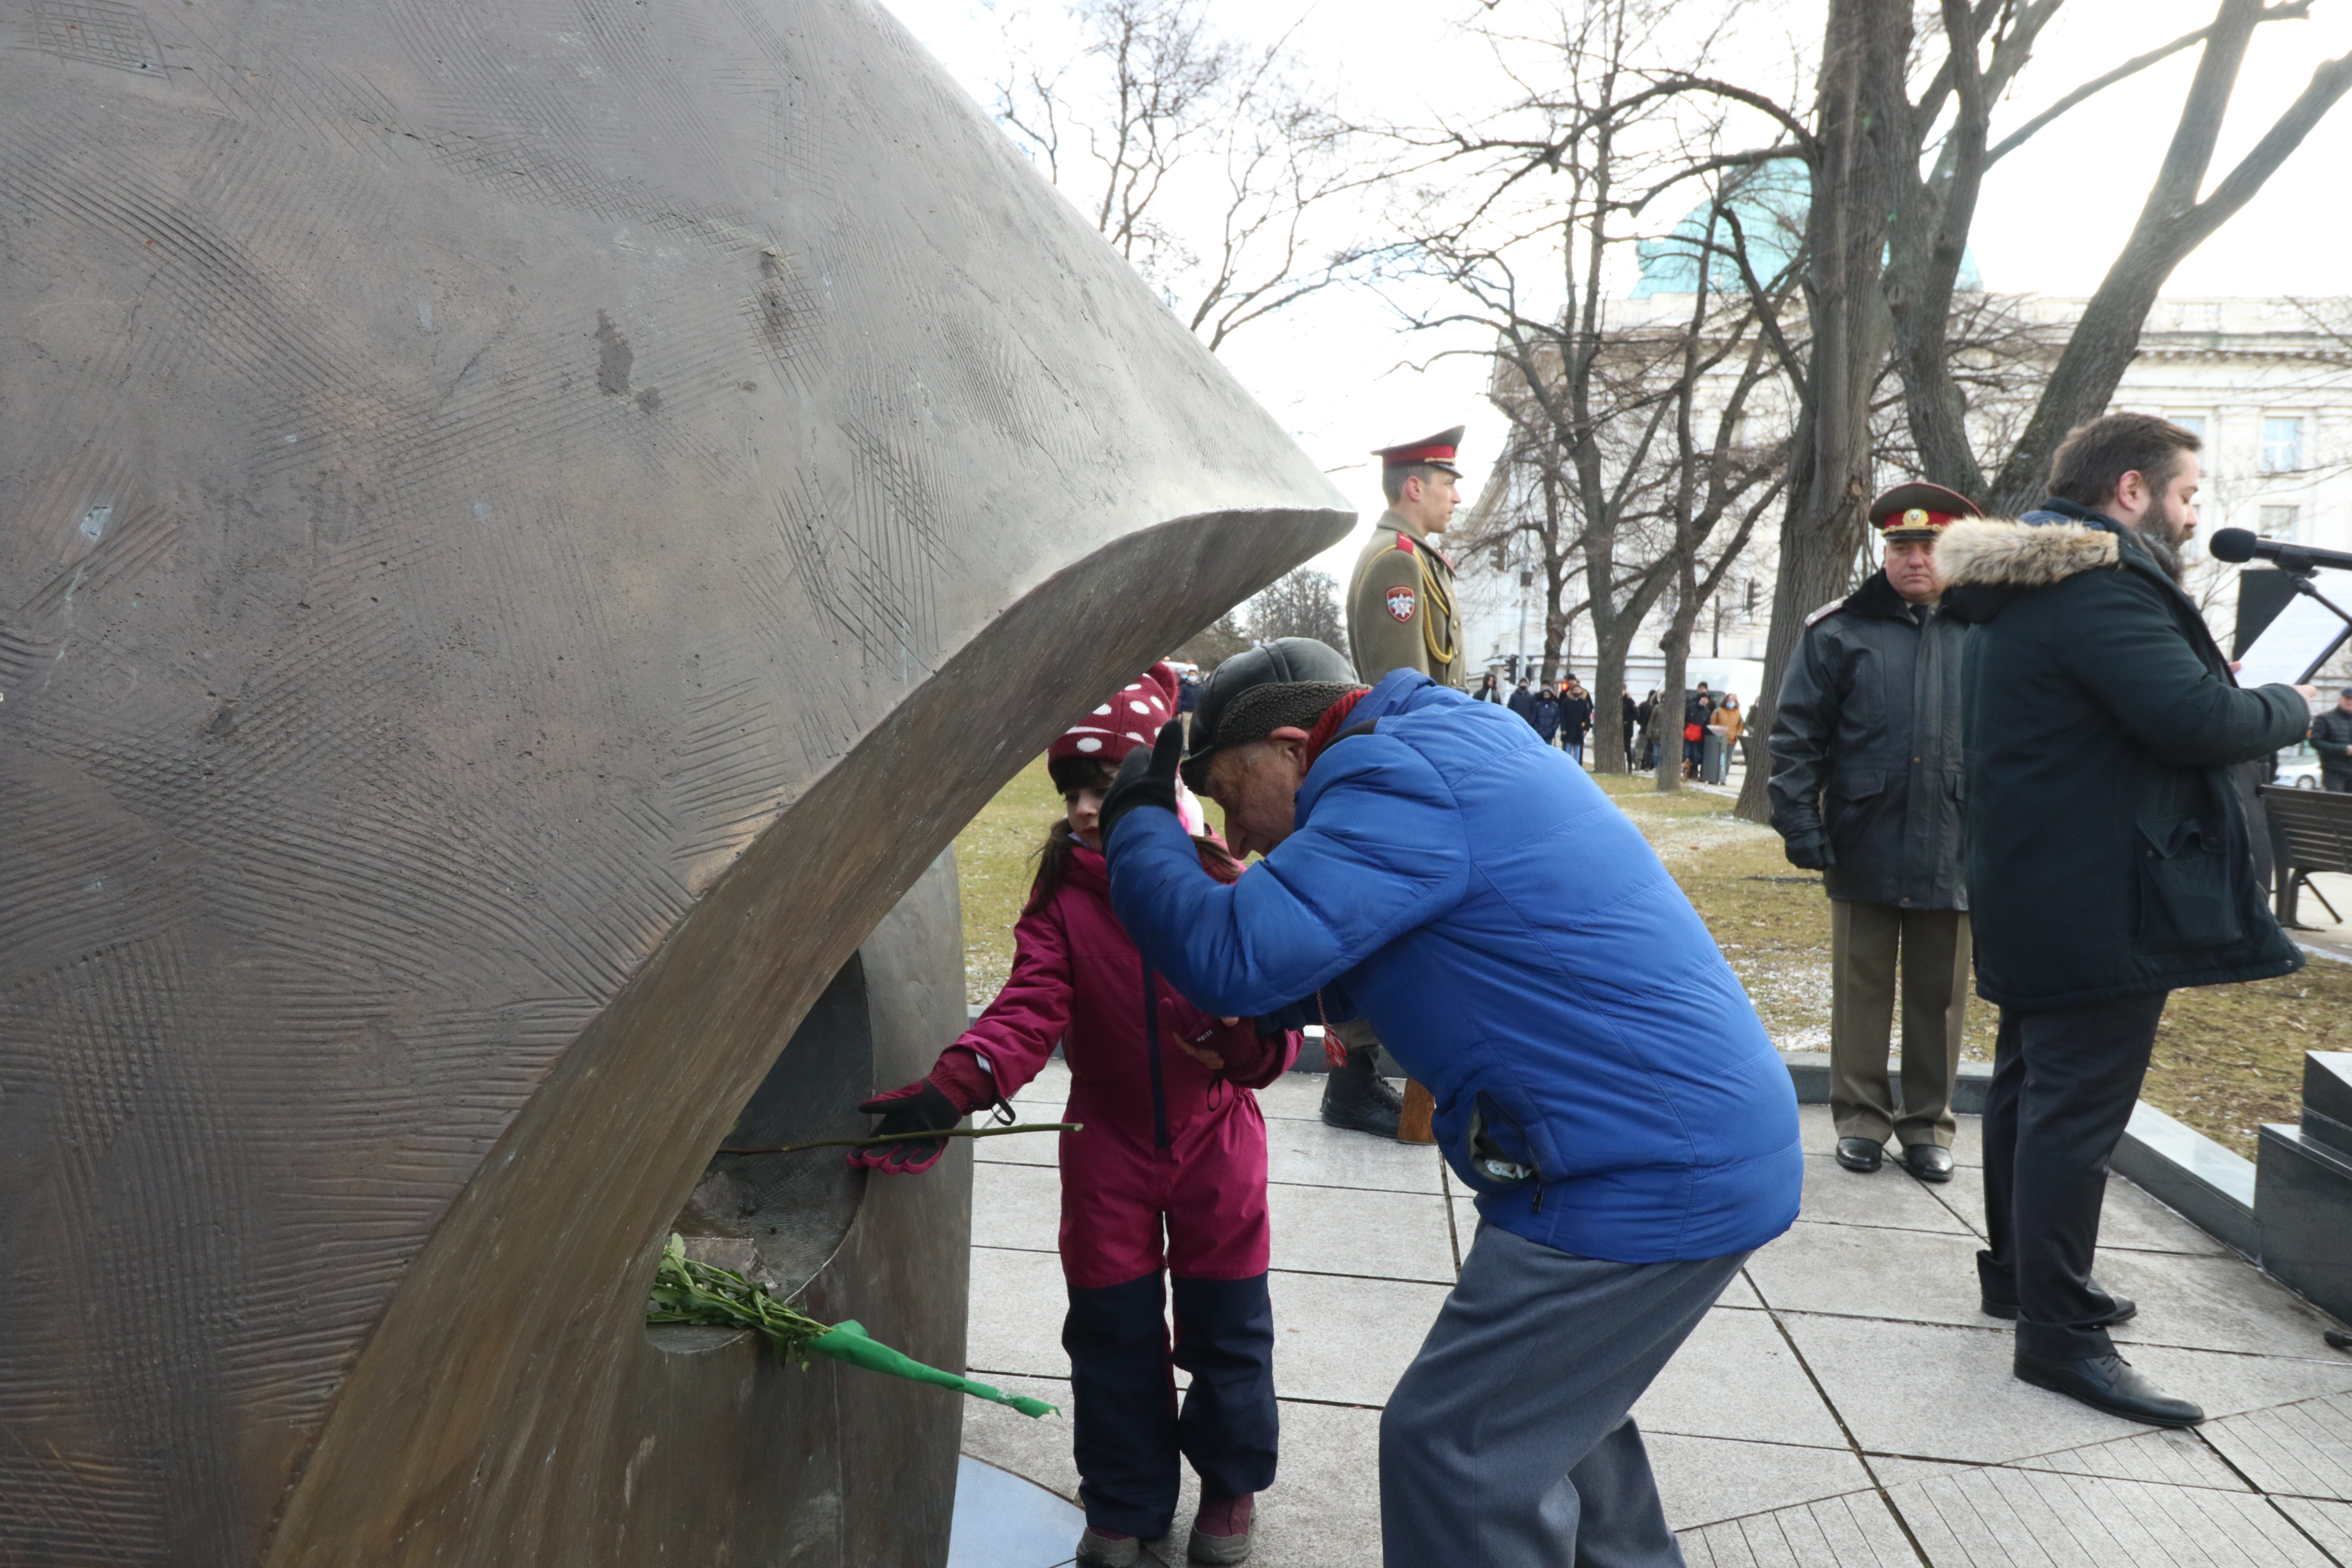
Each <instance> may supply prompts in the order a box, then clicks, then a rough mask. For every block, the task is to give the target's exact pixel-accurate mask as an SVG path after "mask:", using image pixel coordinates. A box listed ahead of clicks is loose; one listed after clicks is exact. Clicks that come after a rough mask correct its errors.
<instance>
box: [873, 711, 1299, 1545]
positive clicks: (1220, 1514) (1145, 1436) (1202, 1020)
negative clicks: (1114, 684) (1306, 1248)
mask: <svg viewBox="0 0 2352 1568" xmlns="http://www.w3.org/2000/svg"><path fill="white" fill-rule="evenodd" d="M1175 701H1176V681H1175V679H1174V676H1173V673H1172V672H1171V671H1170V670H1169V669H1168V668H1167V667H1166V666H1165V665H1155V666H1153V667H1152V668H1151V670H1150V672H1149V673H1148V674H1146V675H1145V676H1144V677H1143V678H1142V679H1140V680H1138V681H1136V682H1134V683H1131V684H1130V685H1129V686H1128V687H1127V688H1126V689H1124V690H1123V691H1121V692H1119V693H1118V696H1117V697H1115V698H1113V699H1112V700H1111V701H1110V702H1109V703H1108V704H1106V705H1105V706H1104V707H1102V708H1100V709H1097V710H1096V712H1095V713H1094V714H1090V715H1089V716H1088V717H1087V719H1085V720H1082V721H1080V722H1079V723H1078V724H1077V725H1076V726H1075V727H1074V728H1072V729H1071V730H1070V731H1068V732H1066V734H1064V735H1063V736H1061V737H1060V738H1059V739H1058V740H1056V741H1055V742H1054V743H1053V745H1051V746H1050V747H1048V748H1047V749H1046V752H1045V762H1046V768H1047V770H1048V771H1049V772H1050V773H1052V775H1053V778H1054V783H1055V785H1056V786H1057V787H1058V788H1060V790H1061V791H1062V796H1063V800H1064V802H1065V803H1066V816H1065V817H1064V819H1063V820H1062V821H1061V822H1058V823H1056V824H1055V826H1054V829H1053V832H1052V834H1051V835H1050V836H1049V837H1047V839H1046V841H1045V847H1044V848H1043V849H1042V850H1041V851H1040V853H1039V857H1038V865H1037V875H1036V879H1035V881H1034V883H1033V884H1032V886H1031V888H1030V891H1029V900H1028V903H1027V905H1026V907H1025V908H1024V910H1023V911H1022V914H1021V919H1020V921H1019V922H1018V923H1017V924H1016V925H1015V926H1014V927H1013V973H1012V976H1011V978H1010V979H1008V980H1007V981H1006V982H1005V984H1004V989H1003V991H1002V992H1000V993H999V994H997V997H996V1000H995V1001H993V1002H992V1003H990V1004H989V1005H988V1007H987V1009H986V1011H984V1012H982V1014H981V1016H980V1017H979V1019H978V1020H977V1021H975V1022H974V1023H973V1024H972V1026H971V1027H970V1028H969V1029H967V1030H965V1031H964V1033H963V1036H962V1037H961V1038H960V1039H958V1040H957V1041H956V1043H955V1044H954V1045H952V1046H950V1047H948V1048H947V1049H946V1050H945V1051H943V1052H942V1053H940V1058H939V1060H938V1062H937V1063H936V1064H935V1065H934V1066H933V1067H932V1068H931V1070H930V1071H929V1073H928V1074H926V1075H925V1076H924V1077H923V1078H921V1079H918V1080H917V1081H915V1082H914V1083H911V1084H908V1085H907V1086H906V1087H905V1088H903V1089H896V1090H893V1091H892V1092H891V1093H888V1094H885V1095H880V1096H877V1097H876V1098H875V1099H873V1100H868V1101H866V1103H865V1104H864V1105H863V1106H860V1107H859V1109H860V1110H866V1111H878V1112H880V1113H881V1115H882V1121H881V1123H880V1125H879V1126H878V1127H877V1135H878V1136H891V1135H897V1134H904V1135H905V1141H904V1142H899V1143H896V1144H892V1145H888V1146H887V1147H883V1148H877V1149H861V1150H858V1151H856V1152H855V1153H853V1154H852V1155H851V1156H850V1163H851V1164H853V1165H856V1166H863V1167H865V1168H867V1169H870V1170H875V1171H880V1172H885V1173H895V1174H919V1173H922V1172H925V1171H928V1170H929V1169H930V1168H931V1167H932V1166H933V1165H934V1164H936V1163H938V1162H939V1159H940V1153H941V1152H942V1151H943V1150H944V1149H945V1148H946V1146H947V1145H946V1141H945V1140H943V1139H940V1138H936V1137H933V1138H925V1137H924V1136H923V1134H925V1133H927V1132H929V1133H936V1132H939V1131H943V1130H945V1129H947V1128H950V1127H953V1126H955V1125H956V1124H957V1123H958V1122H959V1121H961V1120H962V1119H963V1118H964V1116H965V1115H966V1114H967V1113H969V1112H971V1111H975V1110H984V1109H986V1108H987V1107H988V1106H990V1105H992V1104H997V1103H1000V1102H1003V1101H1004V1100H1009V1099H1011V1097H1012V1096H1013V1095H1014V1094H1016V1093H1018V1092H1019V1091H1020V1089H1021V1087H1022V1086H1023V1085H1024V1084H1025V1083H1027V1082H1029V1081H1030V1080H1031V1079H1034V1077H1036V1075H1037V1072H1038V1070H1039V1069H1040V1068H1043V1067H1044V1066H1045V1060H1046V1058H1048V1057H1049V1056H1051V1055H1052V1054H1053V1051H1054V1047H1055V1046H1057V1045H1058V1046H1060V1047H1062V1051H1063V1055H1064V1057H1065V1058H1066V1060H1067V1061H1068V1063H1069V1067H1070V1102H1069V1106H1068V1109H1067V1110H1066V1111H1065V1112H1064V1113H1063V1114H1064V1119H1065V1120H1066V1121H1076V1122H1082V1123H1084V1126H1083V1127H1082V1129H1081V1130H1080V1131H1076V1132H1066V1133H1064V1134H1062V1138H1061V1168H1062V1231H1061V1257H1062V1273H1063V1277H1064V1279H1065V1280H1066V1284H1067V1288H1068V1294H1069V1310H1068V1313H1067V1315H1066V1317H1065V1318H1064V1319H1063V1322H1062V1344H1063V1347H1064V1349H1066V1351H1067V1352H1069V1356H1070V1394H1071V1405H1072V1407H1073V1408H1072V1415H1073V1422H1072V1436H1073V1441H1074V1445H1075V1448H1076V1460H1077V1469H1078V1499H1079V1501H1080V1502H1081V1503H1083V1504H1084V1505H1085V1508H1086V1516H1087V1526H1086V1533H1085V1535H1084V1536H1083V1537H1082V1538H1081V1539H1080V1541H1079V1542H1078V1548H1077V1561H1078V1562H1079V1563H1085V1564H1088V1565H1090V1568H1127V1565H1129V1564H1132V1563H1136V1562H1137V1561H1138V1560H1139V1556H1140V1552H1141V1544H1140V1543H1141V1542H1144V1541H1150V1540H1157V1539H1159V1538H1160V1537H1161V1536H1164V1535H1166V1534H1167V1533H1168V1531H1169V1530H1170V1528H1171V1525H1172V1523H1173V1521H1174V1515H1175V1510H1176V1504H1177V1494H1178V1484H1179V1481H1180V1480H1181V1477H1180V1475H1179V1473H1178V1458H1179V1455H1180V1454H1181V1456H1182V1458H1184V1459H1186V1460H1189V1461H1190V1462H1191V1464H1192V1468H1193V1470H1194V1471H1195V1473H1196V1474H1198V1475H1199V1477H1200V1479H1201V1506H1200V1510H1199V1511H1198V1513H1197V1514H1196V1515H1195V1517H1194V1519H1193V1521H1192V1561H1193V1562H1195V1563H1238V1562H1241V1561H1242V1560H1243V1559H1244V1557H1246V1556H1247V1555H1248V1552H1249V1538H1250V1528H1251V1517H1252V1511H1253V1505H1252V1499H1253V1498H1254V1497H1255V1494H1256V1493H1258V1492H1261V1491H1264V1490H1265V1489H1266V1488H1267V1487H1269V1486H1271V1485H1272V1484H1273V1483H1274V1476H1275V1458H1276V1436H1277V1413H1276V1405H1275V1394H1274V1316H1273V1308H1272V1306H1271V1305H1270V1303H1269V1300H1268V1297H1267V1295H1266V1268H1267V1264H1268V1261H1269V1258H1270V1233H1269V1231H1268V1229H1267V1223H1266V1194H1265V1120H1264V1118H1263V1117H1262V1115H1261V1114H1260V1112H1259V1110H1258V1105H1257V1097H1256V1096H1255V1094H1253V1093H1251V1092H1250V1091H1251V1090H1252V1089H1257V1088H1261V1087H1263V1086H1264V1085H1265V1084H1268V1083H1271V1082H1272V1081H1273V1080H1274V1079H1276V1077H1278V1076H1280V1075H1281V1074H1282V1073H1283V1072H1284V1071H1285V1070H1286V1069H1287V1068H1289V1066H1290V1064H1291V1062H1292V1060H1293V1059H1294V1058H1296V1057H1297V1049H1298V1037H1297V1035H1296V1034H1285V1033H1281V1032H1278V1031H1276V1032H1269V1033H1265V1034H1261V1033H1260V1032H1259V1031H1258V1030H1257V1029H1256V1028H1255V1026H1254V1024H1253V1022H1252V1021H1251V1020H1250V1019H1249V1018H1247V1017H1245V1016H1234V1019H1233V1020H1231V1021H1225V1022H1221V1021H1220V1020H1219V1019H1218V1018H1217V1017H1215V1016H1212V1015H1210V1014H1207V1013H1203V1012H1202V1011H1201V1010H1200V1009H1199V1008H1198V1007H1195V1006H1194V1005H1192V1003H1190V1002H1188V1001H1186V1000H1185V999H1184V997H1183V995H1182V994H1180V992H1179V990H1178V988H1177V987H1176V986H1174V985H1172V984H1170V983H1169V981H1167V980H1166V979H1159V978H1153V977H1152V974H1151V971H1150V970H1149V969H1148V968H1146V967H1145V966H1144V963H1143V960H1142V958H1141V956H1140V955H1139V953H1138V952H1136V949H1135V944H1134V943H1133V942H1130V941H1129V939H1128V933H1127V931H1125V929H1124V928H1122V927H1121V926H1120V924H1119V922H1118V917H1117V916H1116V915H1114V914H1113V913H1112V910H1111V905H1110V900H1109V884H1108V878H1107V873H1106V871H1105V868H1104V864H1103V858H1102V837H1101V833H1100V831H1099V829H1100V811H1101V806H1102V800H1103V792H1104V790H1105V788H1106V786H1107V785H1108V784H1109V782H1110V773H1111V764H1113V763H1116V762H1117V761H1118V760H1119V759H1120V758H1122V757H1123V756H1125V754H1126V753H1127V752H1129V751H1132V750H1133V749H1135V748H1136V747H1137V746H1139V745H1140V744H1142V742H1141V740H1140V737H1141V736H1144V735H1153V734H1157V733H1158V732H1159V728H1160V722H1161V721H1164V720H1166V719H1167V718H1168V717H1169V715H1170V713H1171V711H1172V710H1173V707H1174V704H1175ZM1129 710H1142V711H1140V712H1134V711H1129ZM1180 732H1181V729H1180ZM1184 806H1191V808H1192V817H1193V819H1192V820H1188V821H1187V822H1186V823H1185V824H1183V825H1181V826H1178V828H1177V831H1178V832H1179V833H1180V834H1181V835H1182V836H1183V837H1184V839H1185V843H1186V845H1187V847H1188V849H1189V851H1190V853H1191V854H1192V857H1193V860H1192V863H1193V866H1194V868H1196V869H1199V870H1201V871H1202V872H1203V873H1204V874H1205V875H1207V876H1208V877H1209V878H1211V879H1213V880H1214V881H1216V882H1217V883H1218V884H1219V885H1220V886H1223V885H1224V884H1225V883H1228V882H1230V881H1233V880H1234V879H1237V878H1238V877H1239V876H1240V875H1241V867H1240V864H1239V862H1237V861H1236V860H1235V859H1234V858H1233V856H1232V855H1230V854H1229V853H1227V852H1226V849H1225V847H1224V846H1223V843H1221V842H1220V841H1218V840H1217V839H1216V838H1214V837H1211V836H1209V835H1208V834H1207V833H1206V831H1205V829H1204V828H1203V827H1202V826H1201V825H1200V824H1199V822H1198V821H1197V813H1198V806H1197V805H1195V804H1194V803H1192V802H1191V801H1189V800H1185V801H1182V802H1180V807H1179V808H1180V810H1181V809H1182V808H1183V807H1184ZM1175 821H1177V818H1174V817H1171V822H1175ZM1147 984H1149V985H1150V1000H1149V1001H1147V1000H1146V992H1145V987H1146V985H1147ZM1171 1292H1172V1295H1173V1297H1174V1317H1175V1325H1176V1327H1175V1338H1174V1342H1173V1344H1172V1347H1171V1342H1170V1339H1169V1334H1168V1329H1167V1321H1166V1315H1167V1313H1168V1310H1169V1297H1170V1295H1171ZM1176 1367H1181V1368H1183V1369H1185V1370H1186V1371H1187V1372H1189V1373H1190V1374H1191V1377H1192V1386H1191V1387H1190V1388H1189V1389H1188V1390H1187V1391H1186V1393H1185V1394H1184V1397H1183V1402H1182V1405H1181V1407H1180V1406H1179V1405H1178V1402H1177V1397H1176V1388H1175V1384H1174V1383H1173V1381H1172V1375H1171V1368H1176Z"/></svg>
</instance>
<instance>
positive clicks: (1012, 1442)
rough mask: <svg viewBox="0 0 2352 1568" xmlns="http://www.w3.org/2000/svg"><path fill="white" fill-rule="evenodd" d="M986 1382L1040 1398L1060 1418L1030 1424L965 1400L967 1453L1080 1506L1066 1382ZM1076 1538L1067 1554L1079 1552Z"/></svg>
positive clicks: (1003, 1379) (1000, 1379)
mask: <svg viewBox="0 0 2352 1568" xmlns="http://www.w3.org/2000/svg"><path fill="white" fill-rule="evenodd" d="M987 1381H988V1382H989V1383H990V1384H992V1385H994V1386H995V1387H998V1388H1001V1389H1003V1391H1004V1392H1005V1393H1007V1394H1026V1395H1028V1396H1029V1397H1030V1398H1032V1399H1042V1400H1044V1401H1045V1403H1047V1404H1048V1405H1053V1406H1054V1407H1055V1409H1056V1410H1059V1411H1060V1412H1061V1414H1060V1415H1042V1416H1039V1417H1038V1418H1037V1419H1036V1420H1034V1421H1032V1420H1031V1419H1030V1418H1029V1417H1028V1416H1026V1415H1022V1414H1021V1413H1020V1412H1019V1411H1017V1410H1010V1409H1007V1408H1006V1407H1005V1406H1003V1405H991V1404H990V1403H988V1402H987V1401H986V1400H984V1399H967V1400H965V1401H964V1402H963V1451H964V1452H965V1453H967V1454H969V1455H971V1457H973V1458H978V1459H984V1460H986V1461H987V1462H988V1463H990V1464H992V1465H994V1466H995V1467H996V1468H999V1469H1001V1470H1005V1471H1008V1472H1010V1473H1011V1474H1013V1475H1016V1476H1020V1477H1022V1478H1023V1479H1026V1480H1030V1481H1034V1482H1035V1483H1036V1484H1037V1485H1038V1486H1041V1487H1044V1488H1045V1489H1046V1490H1047V1491H1049V1492H1052V1493H1054V1494H1055V1495H1056V1496H1058V1497H1061V1498H1063V1499H1064V1500H1067V1501H1069V1502H1071V1503H1076V1501H1077V1499H1078V1467H1077V1461H1076V1459H1074V1458H1071V1447H1070V1421H1071V1415H1070V1385H1069V1383H1068V1381H1067V1380H1066V1379H1062V1378H1051V1377H992V1378H989V1379H987ZM1077 1540H1078V1538H1077V1537H1076V1536H1075V1535H1073V1536H1071V1537H1070V1543H1069V1546H1068V1547H1067V1548H1065V1553H1066V1554H1067V1553H1068V1552H1071V1551H1074V1550H1075V1548H1076V1545H1077Z"/></svg>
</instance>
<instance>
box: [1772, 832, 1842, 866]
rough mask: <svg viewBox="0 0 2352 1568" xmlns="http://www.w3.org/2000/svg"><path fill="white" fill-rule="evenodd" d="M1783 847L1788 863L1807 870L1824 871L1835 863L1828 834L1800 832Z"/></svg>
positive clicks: (1835, 859) (1835, 858)
mask: <svg viewBox="0 0 2352 1568" xmlns="http://www.w3.org/2000/svg"><path fill="white" fill-rule="evenodd" d="M1784 849H1785V850H1786V852H1787V854H1788V857H1789V864H1790V865H1791V866H1798V867H1801V868H1804V869H1805V870H1808V871H1826V870H1828V869H1829V868H1831V867H1832V866H1834V865H1836V864H1837V856H1836V854H1835V853H1834V852H1833V851H1832V849H1831V848H1830V841H1829V838H1828V836H1827V835H1824V834H1820V833H1801V834H1799V835H1798V836H1797V837H1794V838H1791V839H1790V840H1789V842H1788V843H1787V844H1786V845H1785V846H1784Z"/></svg>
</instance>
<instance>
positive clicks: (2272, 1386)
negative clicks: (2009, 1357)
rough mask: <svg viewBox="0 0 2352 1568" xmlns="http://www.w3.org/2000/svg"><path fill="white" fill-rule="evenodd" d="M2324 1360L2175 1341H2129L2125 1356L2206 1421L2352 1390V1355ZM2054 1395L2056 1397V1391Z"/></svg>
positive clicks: (2326, 1352)
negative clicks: (2181, 1344)
mask: <svg viewBox="0 0 2352 1568" xmlns="http://www.w3.org/2000/svg"><path fill="white" fill-rule="evenodd" d="M2318 1353H2319V1354H2320V1355H2323V1356H2326V1357H2329V1358H2330V1359H2328V1360H2326V1361H2304V1360H2299V1359H2296V1358H2294V1357H2292V1356H2271V1355H2238V1354H2232V1353H2231V1352H2226V1351H2198V1350H2181V1349H2179V1348H2178V1347H2176V1346H2172V1345H2126V1346H2125V1347H2124V1354H2125V1355H2126V1357H2127V1358H2128V1359H2129V1360H2130V1362H2131V1363H2132V1364H2133V1365H2134V1366H2136V1367H2137V1368H2139V1370H2140V1371H2142V1372H2144V1373H2147V1375H2148V1376H2149V1377H2150V1378H2151V1379H2153V1380H2154V1381H2155V1383H2156V1384H2157V1385H2158V1387H2160V1388H2163V1389H2166V1390H2168V1392H2170V1393H2173V1394H2181V1395H2183V1396H2185V1397H2187V1398H2189V1399H2193V1400H2195V1401H2196V1402H2197V1403H2198V1404H2199V1405H2200V1406H2202V1407H2203V1408H2204V1411H2205V1415H2206V1419H2207V1421H2208V1423H2209V1424H2210V1422H2213V1421H2217V1420H2220V1419H2221V1417H2223V1416H2226V1415H2239V1414H2241V1413H2242V1412H2244V1411H2248V1410H2263V1409H2267V1408H2268V1407H2270V1406H2271V1405H2292V1404H2294V1403H2296V1402H2297V1401H2300V1400H2305V1399H2317V1398H2320V1397H2322V1396H2324V1395H2326V1394H2352V1358H2347V1357H2343V1356H2338V1355H2336V1354H2335V1352H2332V1351H2326V1350H2322V1351H2320V1352H2318ZM2052 1397H2053V1398H2055V1397H2056V1395H2054V1394H2053V1396H2052Z"/></svg>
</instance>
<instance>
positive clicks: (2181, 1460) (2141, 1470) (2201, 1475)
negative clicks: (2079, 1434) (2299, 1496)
mask: <svg viewBox="0 0 2352 1568" xmlns="http://www.w3.org/2000/svg"><path fill="white" fill-rule="evenodd" d="M2210 1430H2211V1428H2210V1427H2209V1428H2207V1431H2208V1432H2209V1433H2210ZM2010 1464H2011V1468H2016V1469H2021V1470H2055V1471H2057V1472H2059V1473H2060V1474H2062V1475H2070V1476H2105V1477H2106V1478H2108V1479H2111V1480H2119V1481H2158V1482H2162V1483H2164V1484H2165V1485H2168V1486H2177V1487H2218V1488H2220V1489H2222V1490H2224V1491H2244V1490H2246V1489H2247V1488H2246V1483H2245V1482H2244V1481H2242V1480H2241V1479H2238V1476H2237V1473H2236V1472H2235V1471H2233V1470H2231V1468H2230V1467H2229V1466H2228V1465H2227V1464H2225V1463H2223V1462H2222V1460H2221V1457H2220V1456H2219V1455H2217V1454H2215V1453H2214V1452H2213V1450H2212V1449H2211V1448H2210V1447H2207V1446H2206V1445H2205V1443H2204V1442H2203V1441H2201V1440H2200V1437H2199V1436H2198V1434H2196V1433H2194V1432H2177V1431H2176V1432H2140V1433H2136V1434H2134V1435H2133V1436H2129V1437H2118V1438H2116V1439H2115V1440H2114V1441H2113V1442H2109V1443H2094V1444H2092V1445H2090V1446H2089V1447H2082V1448H2062V1449H2060V1450H2059V1451H2058V1452H2056V1453H2054V1454H2036V1455H2034V1456H2032V1458H2024V1459H2012V1460H2011V1461H2010Z"/></svg>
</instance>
